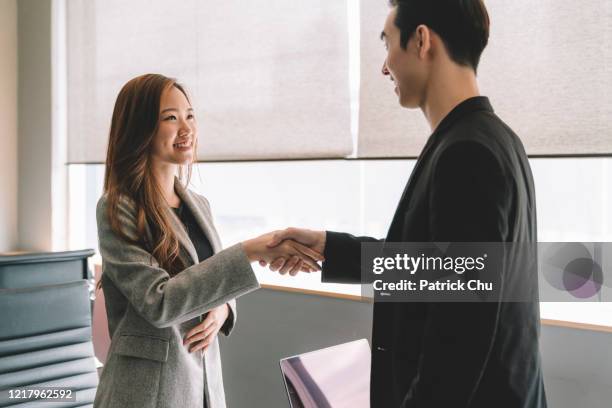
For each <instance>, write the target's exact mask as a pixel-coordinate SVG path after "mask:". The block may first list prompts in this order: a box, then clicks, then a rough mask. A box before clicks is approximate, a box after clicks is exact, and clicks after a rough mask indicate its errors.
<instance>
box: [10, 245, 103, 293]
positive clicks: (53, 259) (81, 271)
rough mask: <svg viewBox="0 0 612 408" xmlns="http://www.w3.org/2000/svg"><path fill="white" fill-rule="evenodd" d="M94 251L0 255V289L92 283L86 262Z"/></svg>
mask: <svg viewBox="0 0 612 408" xmlns="http://www.w3.org/2000/svg"><path fill="white" fill-rule="evenodd" d="M94 253H95V251H94V250H93V249H83V250H79V251H64V252H28V253H22V254H14V255H2V254H0V289H17V288H30V287H34V286H42V285H55V284H59V283H66V282H72V281H75V280H81V279H86V280H90V279H91V271H90V270H89V268H88V265H87V258H89V257H90V256H92V255H93V254H94Z"/></svg>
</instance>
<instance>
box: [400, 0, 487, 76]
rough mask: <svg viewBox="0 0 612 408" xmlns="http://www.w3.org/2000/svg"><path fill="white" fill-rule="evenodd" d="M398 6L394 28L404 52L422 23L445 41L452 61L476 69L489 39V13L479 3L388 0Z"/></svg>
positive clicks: (440, 0)
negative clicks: (397, 31) (398, 34)
mask: <svg viewBox="0 0 612 408" xmlns="http://www.w3.org/2000/svg"><path fill="white" fill-rule="evenodd" d="M390 4H391V6H392V7H397V15H396V17H395V21H394V23H395V26H396V27H397V28H398V29H399V30H400V45H401V47H402V48H403V49H406V46H407V44H408V40H410V38H411V37H412V35H413V34H414V33H415V30H416V28H417V26H419V25H420V24H424V25H426V26H427V27H429V28H430V29H431V30H433V31H434V32H435V33H436V34H438V36H440V38H441V39H442V41H443V42H444V45H445V46H446V50H447V51H448V54H449V56H450V57H451V59H452V60H453V61H455V62H456V63H457V64H459V65H464V66H469V67H472V68H473V69H474V72H476V69H477V68H478V62H479V61H480V55H481V54H482V51H483V50H484V48H485V47H486V45H487V41H488V40H489V14H488V13H487V9H486V8H485V5H484V3H483V1H482V0H391V1H390Z"/></svg>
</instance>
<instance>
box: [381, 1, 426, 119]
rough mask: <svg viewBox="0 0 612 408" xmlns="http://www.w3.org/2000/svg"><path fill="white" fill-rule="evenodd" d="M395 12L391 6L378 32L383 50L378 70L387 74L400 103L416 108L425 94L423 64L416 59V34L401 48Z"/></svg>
mask: <svg viewBox="0 0 612 408" xmlns="http://www.w3.org/2000/svg"><path fill="white" fill-rule="evenodd" d="M396 14H397V7H394V8H392V9H391V11H390V12H389V15H388V16H387V20H386V21H385V27H384V30H383V32H382V34H381V37H382V40H383V41H384V43H385V47H386V49H387V58H386V59H385V61H384V63H383V66H382V73H383V75H387V76H389V78H390V79H391V80H392V81H393V83H394V84H395V93H396V94H397V96H398V99H399V103H400V105H401V106H403V107H405V108H418V107H420V106H421V105H422V102H423V99H424V93H425V91H424V89H425V82H426V78H427V75H426V70H425V64H424V61H422V60H421V59H419V58H418V48H417V40H416V34H414V35H413V36H412V37H411V38H410V40H409V41H408V44H407V46H406V49H403V48H402V47H401V45H400V30H399V28H397V27H396V25H395V23H394V20H395V16H396Z"/></svg>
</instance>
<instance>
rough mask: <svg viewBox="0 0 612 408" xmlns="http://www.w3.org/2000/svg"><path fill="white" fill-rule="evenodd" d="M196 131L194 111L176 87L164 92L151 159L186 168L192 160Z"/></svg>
mask: <svg viewBox="0 0 612 408" xmlns="http://www.w3.org/2000/svg"><path fill="white" fill-rule="evenodd" d="M197 137H198V127H197V122H196V120H195V116H194V112H193V108H192V107H191V104H190V103H189V101H188V100H187V98H186V97H185V95H184V94H183V93H182V92H181V91H180V90H179V89H178V88H177V87H175V86H171V87H169V88H166V89H165V90H164V91H163V92H162V95H161V100H160V104H159V124H158V126H157V133H156V134H155V136H154V137H153V145H152V151H151V156H152V158H153V160H155V161H158V162H161V163H166V164H180V165H184V164H189V163H191V162H193V160H194V157H195V152H194V146H195V142H196V140H197Z"/></svg>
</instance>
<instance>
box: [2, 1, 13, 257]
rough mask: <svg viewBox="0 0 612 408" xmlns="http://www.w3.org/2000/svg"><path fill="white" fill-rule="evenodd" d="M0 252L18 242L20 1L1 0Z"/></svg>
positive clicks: (8, 249) (11, 248)
mask: <svg viewBox="0 0 612 408" xmlns="http://www.w3.org/2000/svg"><path fill="white" fill-rule="evenodd" d="M0 56H2V57H1V58H0V145H1V146H2V148H1V149H0V192H1V193H0V194H1V195H0V197H1V199H0V252H3V251H11V250H14V249H15V247H16V245H17V1H16V0H0Z"/></svg>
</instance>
